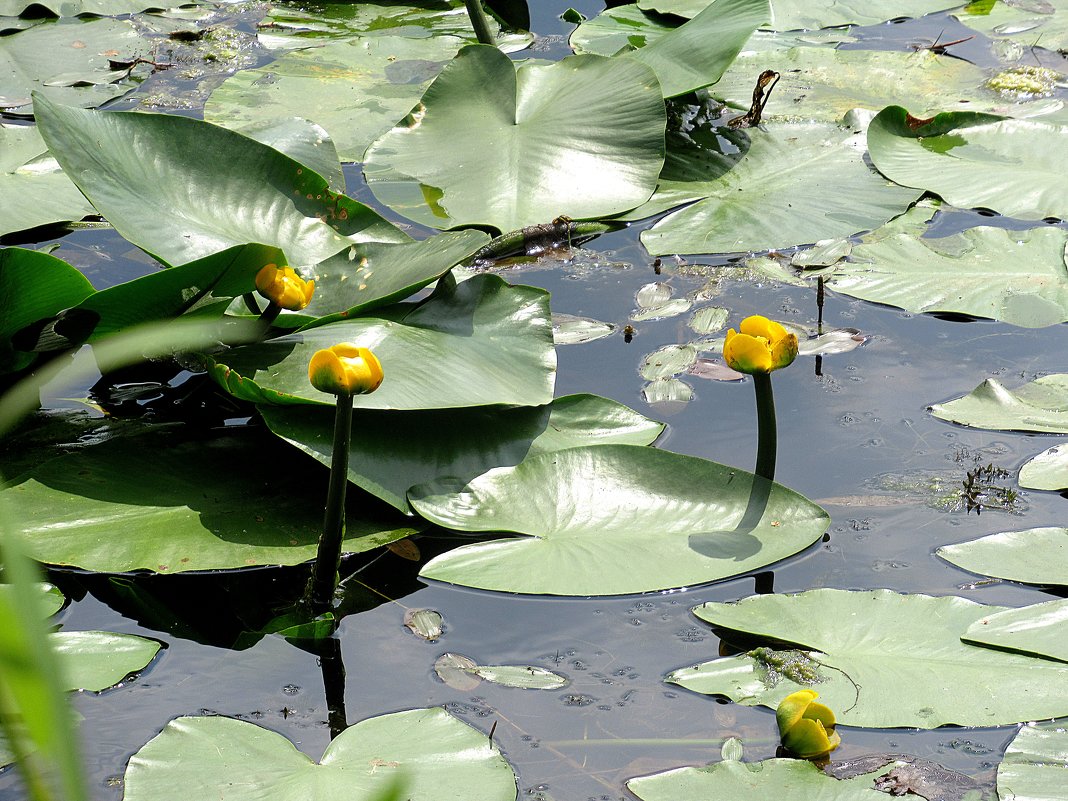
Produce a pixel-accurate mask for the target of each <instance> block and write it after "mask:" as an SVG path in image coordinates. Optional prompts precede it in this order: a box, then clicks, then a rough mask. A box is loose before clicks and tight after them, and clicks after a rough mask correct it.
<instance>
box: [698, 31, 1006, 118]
mask: <svg viewBox="0 0 1068 801" xmlns="http://www.w3.org/2000/svg"><path fill="white" fill-rule="evenodd" d="M795 41H796V39H795V37H793V36H789V35H785V36H784V35H782V34H776V35H771V34H757V35H755V36H753V37H752V38H751V39H750V40H749V42H748V43H747V44H746V46H745V49H744V50H743V51H742V53H740V54H739V56H738V58H737V59H736V60H735V62H734V64H733V65H731V68H730V69H729V70H727V72H726V74H725V75H724V76H723V78H722V79H720V81H719V83H717V84H716V85H715V87H713V88H712V89H710V90H709V91H710V93H711V94H712V95H713V96H715V97H716V99H718V100H722V101H724V102H725V103H727V104H728V105H731V106H734V107H736V108H744V109H748V108H749V104H750V103H751V101H752V95H753V83H754V81H755V80H756V76H757V75H759V74H760V73H761V71H762V70H764V69H767V68H768V67H769V66H772V67H774V69H775V70H776V72H778V73H779V80H778V81H777V82H776V83H775V88H774V89H773V90H772V93H771V99H770V100H769V101H768V103H767V105H766V106H765V107H764V112H763V115H762V118H763V119H764V120H765V121H776V120H777V121H789V122H799V121H806V120H807V121H817V122H837V121H838V120H840V119H842V117H843V116H844V115H845V114H846V112H848V111H849V110H850V109H853V108H863V109H870V110H871V111H879V110H880V109H883V108H885V107H886V106H889V105H894V104H903V103H908V104H911V105H916V104H918V103H923V104H925V105H924V106H923V107H922V109H920V110H921V111H923V112H925V113H930V114H934V113H937V112H939V111H941V110H942V109H943V108H946V107H952V108H956V109H967V110H969V111H989V110H990V109H992V108H994V107H995V106H996V105H998V104H999V102H1000V101H999V99H998V98H997V97H996V96H995V95H994V94H992V93H988V92H981V91H979V87H980V86H982V84H983V83H984V81H985V80H986V78H987V74H986V73H985V72H984V71H983V70H981V69H980V68H979V67H977V66H975V65H974V64H970V63H969V62H967V61H964V60H962V59H956V58H946V57H945V56H939V55H937V54H936V53H933V52H931V51H930V50H919V51H914V52H903V51H881V50H838V49H835V48H833V47H817V46H811V45H800V46H792V45H793V44H794V42H795ZM962 100H965V101H966V102H961V101H962Z"/></svg>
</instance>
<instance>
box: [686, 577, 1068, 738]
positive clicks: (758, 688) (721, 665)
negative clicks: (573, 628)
mask: <svg viewBox="0 0 1068 801" xmlns="http://www.w3.org/2000/svg"><path fill="white" fill-rule="evenodd" d="M1003 611H1005V607H997V606H984V605H982V604H977V603H975V602H974V601H969V600H967V599H965V598H958V597H953V596H949V597H942V598H935V597H932V596H928V595H902V594H900V593H896V592H893V591H891V590H871V591H857V592H854V591H848V590H832V589H820V590H809V591H807V592H803V593H799V594H797V595H757V596H751V597H749V598H744V599H742V600H741V601H738V602H737V603H728V604H720V603H708V604H703V605H702V606H698V607H696V608H695V609H694V613H695V614H696V615H697V616H698V617H700V618H701V619H702V620H705V621H707V622H709V623H711V624H713V625H715V626H718V627H721V628H724V629H729V630H731V631H739V632H745V633H747V634H749V635H754V636H758V637H761V638H767V639H768V640H770V641H775V642H786V643H791V644H794V645H796V646H798V648H799V649H801V650H800V651H793V652H791V653H793V654H800V656H801V657H804V658H805V659H806V661H805V662H804V663H802V664H794V665H792V666H790V663H789V662H787V665H788V667H786V668H781V665H782V664H783V662H782V660H781V659H780V658H779V657H778V655H779V654H781V653H782V652H776V651H771V650H770V649H767V648H759V649H756V650H753V651H750V652H748V653H746V654H740V655H738V656H730V657H725V658H721V659H716V660H713V661H711V662H706V663H704V664H702V665H698V666H696V667H688V668H683V669H681V670H676V671H675V672H674V673H671V674H670V675H669V676H668V681H669V682H671V683H674V684H679V685H681V686H683V687H686V688H687V689H690V690H694V691H695V692H699V693H705V694H708V695H725V696H727V697H728V698H731V699H732V700H735V701H737V702H739V703H741V704H743V705H745V706H754V705H757V704H760V705H763V706H768V707H771V708H775V707H776V706H777V705H778V703H779V702H780V701H781V700H782V699H783V698H785V697H786V696H787V695H789V694H790V693H791V692H794V691H796V690H799V689H803V688H807V687H811V686H813V685H815V686H817V687H818V691H819V694H820V702H821V703H825V704H826V705H827V706H829V707H830V708H831V709H833V710H834V711H835V715H836V717H837V719H838V723H839V724H841V725H846V726H863V727H877V728H886V727H892V726H909V727H916V728H921V729H932V728H935V727H937V726H944V725H946V724H950V723H952V724H957V725H961V726H1003V725H1007V724H1010V723H1018V722H1020V721H1025V720H1035V719H1038V718H1047V717H1056V716H1059V715H1064V714H1065V713H1066V712H1068V699H1066V698H1065V697H1064V695H1063V694H1062V693H1060V692H1059V690H1058V689H1057V688H1058V687H1061V686H1063V685H1064V682H1065V681H1066V680H1068V665H1063V664H1061V663H1058V662H1051V661H1049V660H1048V659H1037V658H1033V657H1029V656H1023V655H1020V654H1012V653H1007V652H1002V651H995V650H993V649H990V648H982V647H977V646H974V645H968V644H967V643H964V642H962V641H961V639H960V637H961V635H962V634H964V632H965V631H967V629H968V627H969V626H971V625H972V624H973V623H974V622H975V621H977V620H980V619H982V618H984V617H986V616H989V615H992V614H996V613H998V612H1003ZM849 621H862V622H863V625H861V626H857V625H849V624H848V622H849ZM960 687H968V688H969V691H968V692H967V693H962V692H958V691H957V689H958V688H960ZM891 699H892V700H891Z"/></svg>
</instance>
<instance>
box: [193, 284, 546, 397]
mask: <svg viewBox="0 0 1068 801" xmlns="http://www.w3.org/2000/svg"><path fill="white" fill-rule="evenodd" d="M339 342H352V343H354V344H356V345H359V346H361V347H366V348H371V350H373V351H374V352H375V355H376V356H377V357H378V359H379V361H380V362H381V363H382V368H383V371H384V373H385V380H384V381H383V382H382V386H381V387H379V389H378V390H377V391H375V392H373V393H371V394H369V395H357V396H356V397H355V398H354V399H353V400H354V405H355V406H356V408H358V409H409V410H411V409H444V408H453V407H463V406H486V405H491V404H499V403H511V404H516V405H519V406H537V405H540V404H543V403H548V402H549V400H551V399H552V392H553V383H554V380H555V375H556V351H555V350H554V349H553V344H552V325H551V323H550V319H549V295H548V293H547V292H545V291H543V290H540V289H534V288H533V287H523V286H518V287H513V286H509V285H508V284H506V283H505V282H504V281H502V280H501V279H500V278H498V277H497V276H495V275H480V276H475V277H474V278H471V279H469V280H467V281H464V282H463V283H462V284H456V285H444V286H439V288H438V291H437V292H435V294H434V295H433V296H431V297H430V298H429V299H428V300H427V301H426V302H425V303H422V304H420V305H419V306H416V307H415V308H413V309H411V310H410V311H408V312H407V313H405V314H400V313H398V314H396V315H395V316H391V317H388V318H379V317H360V318H357V319H354V320H348V321H344V322H335V323H330V324H329V325H323V326H319V327H317V328H312V329H309V330H305V331H303V332H301V333H297V334H290V335H288V336H284V337H278V338H277V339H272V340H269V341H267V342H263V343H261V344H257V345H246V346H244V347H241V348H236V349H234V350H231V351H228V352H226V353H224V354H219V355H217V356H216V357H215V358H216V361H215V362H213V363H212V366H211V372H212V375H213V377H214V378H215V379H216V380H217V381H218V382H219V383H220V384H221V385H222V386H223V387H224V388H225V389H226V390H227V391H228V392H231V393H232V394H233V395H235V396H236V397H239V398H243V399H244V400H251V401H254V402H257V403H280V404H289V403H317V404H325V405H328V406H334V405H335V401H336V399H335V397H334V396H333V395H328V394H326V393H324V392H320V391H318V390H317V389H315V388H314V387H312V385H311V384H310V383H309V381H308V363H309V362H310V361H311V357H312V354H314V353H315V352H316V351H317V350H321V349H323V348H329V347H331V346H332V345H335V344H337V343H339Z"/></svg>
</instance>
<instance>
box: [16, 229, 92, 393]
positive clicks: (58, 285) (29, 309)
mask: <svg viewBox="0 0 1068 801" xmlns="http://www.w3.org/2000/svg"><path fill="white" fill-rule="evenodd" d="M92 293H93V285H92V284H90V283H89V280H88V279H87V278H86V277H85V276H84V275H82V274H81V273H80V272H78V270H77V269H75V268H74V267H72V266H71V265H69V264H67V262H65V261H63V260H62V259H57V258H56V257H55V256H51V255H49V254H47V253H41V252H38V251H36V250H24V249H23V248H3V249H0V372H5V371H10V370H21V369H22V368H24V367H27V366H29V365H30V364H31V363H32V362H33V360H34V358H35V354H32V353H25V352H22V351H20V350H16V349H15V348H14V346H13V345H12V344H11V337H12V336H14V334H15V333H17V332H18V331H19V330H20V329H22V328H23V327H24V326H27V325H29V324H31V323H34V322H37V321H38V320H41V319H44V318H46V317H50V316H51V315H53V314H55V313H56V312H58V311H61V310H63V309H67V308H70V307H71V306H75V305H77V304H78V303H80V302H81V301H82V300H83V299H85V298H86V297H87V296H89V295H91V294H92Z"/></svg>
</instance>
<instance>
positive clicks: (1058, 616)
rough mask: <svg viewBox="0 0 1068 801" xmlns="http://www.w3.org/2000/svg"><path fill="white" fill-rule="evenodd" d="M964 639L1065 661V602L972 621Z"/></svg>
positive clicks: (1067, 648) (1067, 650) (1067, 655)
mask: <svg viewBox="0 0 1068 801" xmlns="http://www.w3.org/2000/svg"><path fill="white" fill-rule="evenodd" d="M961 639H962V640H964V641H965V642H971V643H975V644H977V645H986V646H990V647H992V648H1004V649H1005V650H1008V651H1017V652H1019V653H1024V654H1033V655H1037V656H1044V657H1048V658H1050V659H1058V660H1060V661H1061V662H1068V601H1065V600H1058V601H1047V602H1046V603H1041V604H1033V605H1032V606H1025V607H1023V608H1022V609H1010V610H1008V611H1007V612H998V613H997V614H995V615H990V616H989V617H984V618H983V619H982V620H977V621H975V622H974V623H973V624H972V625H971V626H969V627H968V630H967V631H965V632H964V634H962V635H961Z"/></svg>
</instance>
